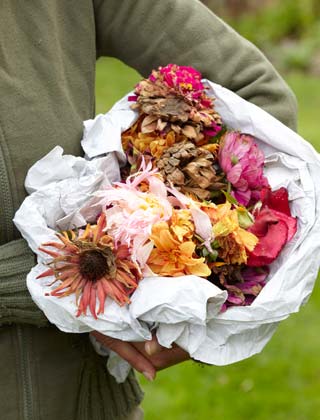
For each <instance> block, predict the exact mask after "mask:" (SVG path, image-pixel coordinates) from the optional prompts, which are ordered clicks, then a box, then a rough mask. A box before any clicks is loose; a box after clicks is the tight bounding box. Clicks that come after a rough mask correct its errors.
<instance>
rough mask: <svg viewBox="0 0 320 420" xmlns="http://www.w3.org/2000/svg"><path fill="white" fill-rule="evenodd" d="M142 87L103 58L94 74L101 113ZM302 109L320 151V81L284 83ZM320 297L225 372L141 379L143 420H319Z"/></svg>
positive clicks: (182, 369)
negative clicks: (258, 350) (256, 351)
mask: <svg viewBox="0 0 320 420" xmlns="http://www.w3.org/2000/svg"><path fill="white" fill-rule="evenodd" d="M138 80H139V75H138V74H137V73H135V72H134V71H133V70H131V69H128V68H127V67H125V66H124V65H122V64H120V63H118V62H116V61H115V60H110V59H104V60H101V61H100V62H99V63H98V68H97V112H106V111H107V110H108V109H109V108H110V106H111V105H112V104H113V103H114V102H115V101H116V100H117V99H119V98H120V97H121V96H122V95H124V94H125V93H126V92H128V91H129V90H131V89H132V88H133V86H134V84H135V83H136V82H137V81H138ZM287 81H288V84H289V85H290V86H291V88H292V89H293V91H294V92H295V93H296V95H297V98H298V102H299V105H300V117H299V132H300V134H301V135H302V136H304V137H305V138H306V139H307V140H309V141H310V142H311V143H312V144H313V145H314V146H315V147H316V148H317V149H318V150H320V136H319V131H320V130H319V128H320V124H319V116H318V112H319V111H318V110H319V109H320V95H319V94H318V92H319V91H320V80H318V79H316V78H310V77H306V76H304V75H302V74H292V75H289V76H288V77H287ZM319 313H320V290H319V289H318V288H315V290H314V292H313V295H312V297H311V298H310V300H309V302H308V304H307V305H306V306H305V307H304V308H302V309H301V311H300V312H299V314H294V315H292V316H291V317H290V318H289V319H288V320H286V321H284V322H282V323H281V324H280V326H279V328H278V330H277V332H276V334H275V335H274V337H273V339H272V340H271V341H270V342H269V344H268V345H267V346H266V348H265V349H264V350H263V351H262V353H261V354H259V355H256V356H254V357H252V358H250V359H248V360H245V361H243V362H240V363H237V364H234V365H230V366H225V367H213V366H199V365H197V364H196V363H194V362H187V363H184V364H181V365H179V366H175V367H172V368H170V369H168V370H165V371H163V372H159V373H158V377H157V380H156V381H155V382H154V383H148V382H146V381H145V380H144V378H140V379H141V383H142V386H143V388H144V390H145V392H146V398H145V400H144V403H143V408H144V410H145V413H146V420H149V419H150V420H158V419H159V420H160V419H166V420H198V419H199V420H207V419H208V420H211V419H219V418H222V419H224V420H251V419H253V420H269V419H270V418H272V419H273V420H317V419H318V418H319V417H320V415H319V412H320V398H319V395H320V363H319V354H320V335H318V331H319V323H320V315H319Z"/></svg>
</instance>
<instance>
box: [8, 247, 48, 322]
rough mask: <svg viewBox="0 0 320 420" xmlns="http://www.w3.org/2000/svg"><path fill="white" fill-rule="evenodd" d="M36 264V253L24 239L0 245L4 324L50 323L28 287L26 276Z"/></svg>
mask: <svg viewBox="0 0 320 420" xmlns="http://www.w3.org/2000/svg"><path fill="white" fill-rule="evenodd" d="M34 265H35V256H34V254H33V253H32V251H31V250H30V248H29V247H28V244H27V242H26V241H25V240H24V239H17V240H14V241H11V242H8V243H7V244H4V245H1V246H0V325H4V324H10V323H19V324H21V323H22V324H33V325H37V326H39V327H41V326H45V325H49V321H48V320H47V318H46V317H45V315H44V313H43V312H42V311H41V309H39V308H38V307H37V305H36V304H35V303H34V302H33V300H32V298H31V296H30V293H29V292H28V289H27V285H26V277H27V274H28V272H29V271H30V270H31V268H32V267H33V266H34Z"/></svg>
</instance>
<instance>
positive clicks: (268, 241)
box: [247, 188, 297, 267]
mask: <svg viewBox="0 0 320 420" xmlns="http://www.w3.org/2000/svg"><path fill="white" fill-rule="evenodd" d="M261 201H262V207H261V209H260V210H258V211H256V212H255V213H254V216H255V222H254V224H253V225H252V226H251V227H250V228H249V229H248V230H249V231H250V232H251V233H253V234H254V235H256V236H257V237H258V238H259V242H258V244H257V245H256V247H255V248H254V250H253V251H252V252H249V257H248V261H247V265H248V266H255V267H259V266H263V265H266V264H271V263H272V262H273V261H274V260H275V259H276V258H277V257H278V255H279V254H280V252H281V250H282V249H283V247H284V246H285V244H286V243H287V242H288V241H290V240H291V239H292V237H293V236H294V234H295V233H296V231H297V219H296V218H294V217H292V216H291V212H290V208H289V201H288V191H287V190H286V189H285V188H280V189H278V190H276V191H274V192H272V191H271V189H270V188H264V189H263V190H262V191H261Z"/></svg>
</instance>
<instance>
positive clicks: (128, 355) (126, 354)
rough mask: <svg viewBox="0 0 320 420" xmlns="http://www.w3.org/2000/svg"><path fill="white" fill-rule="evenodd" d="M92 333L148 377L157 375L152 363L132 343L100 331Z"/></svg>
mask: <svg viewBox="0 0 320 420" xmlns="http://www.w3.org/2000/svg"><path fill="white" fill-rule="evenodd" d="M91 334H92V335H93V336H94V337H95V338H96V339H97V340H98V341H99V342H100V343H101V344H102V345H103V346H105V347H107V348H108V349H110V350H112V351H114V352H115V353H117V354H118V355H119V356H120V357H122V359H124V360H126V361H127V362H128V363H129V364H130V365H131V366H132V367H133V368H134V369H136V370H137V371H138V372H140V373H142V374H143V375H144V376H145V377H146V379H148V380H149V381H153V380H154V378H155V376H156V369H155V368H154V366H153V365H152V363H151V362H150V361H149V360H148V358H147V357H145V356H144V355H143V354H142V353H140V352H139V350H138V349H136V348H135V347H134V346H133V345H132V344H131V343H128V342H126V341H122V340H118V339H116V338H112V337H108V336H105V335H103V334H101V333H99V332H98V331H93V332H91Z"/></svg>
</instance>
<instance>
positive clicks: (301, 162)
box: [14, 81, 320, 381]
mask: <svg viewBox="0 0 320 420" xmlns="http://www.w3.org/2000/svg"><path fill="white" fill-rule="evenodd" d="M205 83H207V85H208V88H209V93H211V94H213V95H214V97H216V98H217V99H216V101H215V106H216V108H217V110H218V112H219V113H220V114H221V116H222V118H223V120H224V122H225V123H226V124H227V125H228V126H229V127H232V128H234V129H237V130H241V131H242V132H245V133H248V134H251V135H253V136H255V138H256V139H257V142H258V144H259V147H261V148H262V149H263V151H264V153H265V155H266V176H267V177H268V179H269V182H270V184H271V186H272V187H273V188H279V187H281V186H285V187H286V188H287V189H288V191H289V199H290V205H291V211H292V214H293V216H297V217H298V231H297V233H296V235H295V236H294V238H293V239H292V241H291V242H290V243H288V244H287V245H286V247H285V249H284V250H283V251H282V253H281V254H280V256H279V257H278V259H277V260H276V261H275V262H274V263H273V264H272V265H271V272H270V275H269V277H268V283H267V285H266V286H265V287H264V288H263V290H262V291H261V293H260V294H259V296H258V297H257V298H256V299H255V301H254V302H253V304H252V305H251V306H245V307H232V308H229V309H228V310H227V311H226V312H224V313H220V307H221V305H222V303H223V302H224V301H225V299H226V292H222V291H221V290H220V289H218V288H217V287H215V286H214V285H212V284H210V283H209V282H207V281H206V280H204V279H200V278H197V277H195V276H186V277H183V278H162V277H149V278H146V279H143V280H142V281H141V282H140V284H139V287H138V289H137V290H136V291H135V293H134V294H133V295H132V303H131V304H130V305H129V306H126V307H122V308H120V307H119V306H118V305H117V304H116V303H114V302H112V301H110V300H107V301H106V306H105V314H101V315H99V316H98V320H94V319H93V318H92V317H91V316H89V315H87V316H83V315H82V316H81V317H79V318H76V317H75V313H76V307H75V302H74V297H73V296H69V297H65V298H61V299H58V298H56V297H52V296H45V292H47V291H48V290H50V286H48V284H49V283H50V278H47V279H41V281H39V280H36V276H37V275H38V274H39V273H41V272H42V271H44V268H45V267H44V265H43V264H44V263H45V262H46V257H45V255H44V254H43V253H39V251H38V249H37V248H38V246H39V245H40V244H41V243H42V242H45V241H48V240H49V239H51V238H52V236H53V230H52V229H56V228H60V229H62V228H67V227H69V228H72V227H74V226H82V225H83V224H84V222H85V220H89V219H90V218H92V219H94V217H95V216H96V215H97V214H98V213H99V212H100V210H101V209H99V208H96V207H95V205H94V199H92V198H91V194H92V193H93V192H94V191H95V190H97V189H99V188H103V185H105V184H108V183H109V182H112V181H114V180H116V179H117V178H118V176H119V164H120V165H121V164H122V163H123V161H124V154H123V151H122V149H121V138H120V135H121V132H122V131H123V130H126V129H127V128H129V127H130V125H131V124H132V123H133V122H134V121H135V120H136V118H137V114H136V112H134V111H132V110H131V109H130V103H128V101H127V96H126V97H125V98H123V99H122V100H120V101H119V102H118V103H117V104H116V105H115V106H114V107H113V108H112V110H111V111H110V112H108V113H107V114H105V115H99V116H97V117H96V119H95V120H89V121H86V122H85V123H84V125H85V131H84V138H83V140H82V146H83V149H84V151H85V153H86V155H87V156H88V157H89V158H94V157H99V156H100V157H99V158H97V159H94V160H92V161H87V160H85V159H82V158H74V157H70V156H63V155H62V150H61V148H55V149H54V150H53V151H52V152H51V153H49V154H48V155H47V156H46V157H44V158H43V159H42V160H41V161H39V162H37V163H36V164H35V165H34V166H33V167H32V168H31V169H30V171H29V174H28V177H27V180H26V185H27V188H28V191H29V192H31V193H32V194H31V195H30V196H29V197H28V198H26V200H25V202H24V203H23V204H22V206H21V208H20V209H19V211H18V212H17V214H16V216H15V219H14V221H15V223H16V225H17V227H18V228H19V229H20V231H21V232H22V235H23V236H24V237H25V239H26V240H27V241H28V243H29V245H30V246H31V248H32V249H33V251H34V252H36V253H37V254H38V262H39V263H38V265H37V266H36V267H35V268H34V269H33V270H32V271H31V272H30V273H29V275H28V278H27V284H28V288H29V290H30V293H31V295H32V297H33V299H34V300H35V302H36V303H37V304H38V305H39V307H40V308H41V309H42V310H43V311H44V312H45V314H46V316H47V317H48V318H49V320H50V321H51V322H53V323H55V324H56V325H57V326H58V327H59V328H60V329H61V330H63V331H69V332H84V331H91V330H93V329H95V330H99V331H101V332H102V333H104V334H106V335H109V336H112V337H115V338H119V339H122V340H129V341H137V340H147V339H150V337H151V332H150V331H151V328H154V327H157V329H156V331H157V332H156V334H157V338H158V340H159V343H160V344H162V345H163V346H165V347H170V346H171V345H172V343H174V342H175V343H176V344H178V345H179V346H181V347H182V348H183V349H185V350H186V351H188V352H189V353H190V355H191V357H193V358H195V359H197V360H200V361H202V362H205V363H210V364H215V365H226V364H229V363H233V362H236V361H239V360H242V359H244V358H247V357H249V356H251V355H253V354H255V353H258V352H260V351H261V349H262V348H263V347H264V346H265V344H266V343H267V342H268V340H270V338H271V337H272V334H273V333H274V331H275V329H276V327H277V324H278V323H279V321H281V320H283V319H285V318H287V317H288V316H289V315H290V313H293V312H297V311H298V310H299V308H300V306H301V305H302V304H304V303H305V302H306V301H307V299H308V297H309V296H310V293H311V291H312V288H313V285H314V282H315V279H316V276H317V272H318V269H319V261H320V185H319V182H318V176H319V171H320V157H319V154H318V153H317V152H316V151H315V150H314V149H313V148H312V146H311V145H310V144H309V143H307V142H306V141H304V140H303V139H302V138H301V137H300V136H298V135H297V134H296V133H294V132H293V131H291V130H290V129H289V128H287V127H286V126H284V125H283V124H281V123H280V122H279V121H277V120H276V119H275V118H273V117H272V116H270V115H269V114H267V113H266V112H264V111H263V110H261V109H260V108H258V107H256V106H254V105H253V104H251V103H249V102H246V101H245V100H243V99H242V98H240V97H239V96H237V95H236V94H234V93H232V92H230V91H229V90H227V89H225V88H223V87H221V86H219V85H216V84H214V83H211V82H209V81H205ZM104 154H106V156H105V157H101V156H103V155H104ZM109 369H110V371H111V372H112V373H113V374H114V375H115V376H116V377H117V379H118V380H119V381H121V380H124V378H125V376H126V374H127V370H126V369H127V366H126V365H125V364H122V365H121V364H120V365H119V364H118V361H117V359H116V357H111V358H110V360H109Z"/></svg>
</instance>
